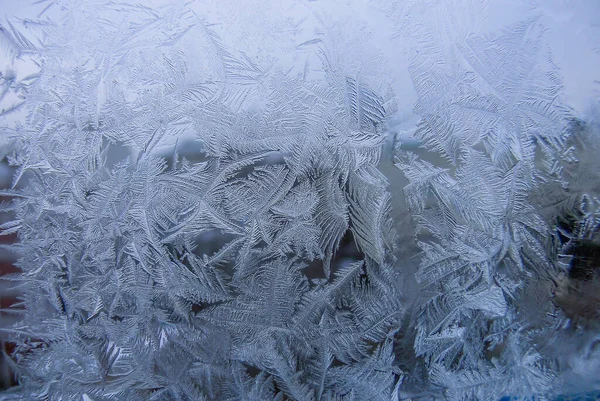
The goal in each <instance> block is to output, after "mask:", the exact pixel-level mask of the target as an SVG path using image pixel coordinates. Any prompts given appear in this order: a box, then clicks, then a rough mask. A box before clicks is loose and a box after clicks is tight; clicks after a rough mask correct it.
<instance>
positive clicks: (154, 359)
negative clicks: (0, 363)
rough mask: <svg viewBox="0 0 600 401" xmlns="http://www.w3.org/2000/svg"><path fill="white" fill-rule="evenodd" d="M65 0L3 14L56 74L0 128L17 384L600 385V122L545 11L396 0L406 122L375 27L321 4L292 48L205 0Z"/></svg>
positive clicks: (437, 389)
mask: <svg viewBox="0 0 600 401" xmlns="http://www.w3.org/2000/svg"><path fill="white" fill-rule="evenodd" d="M42 3H47V4H48V8H47V9H44V11H42V13H41V14H40V15H39V16H38V18H37V19H34V20H27V21H21V22H22V24H21V25H20V26H19V25H16V24H15V25H10V26H9V27H8V28H9V29H5V28H2V30H1V31H0V33H1V34H2V36H1V37H0V39H1V40H2V41H1V42H0V44H1V45H2V46H3V49H4V50H3V51H5V52H6V54H9V55H10V57H12V58H15V59H16V58H18V57H20V56H22V55H24V54H27V55H28V57H31V58H32V60H34V61H35V63H36V65H38V66H39V68H40V73H39V74H33V75H32V76H29V77H26V78H24V79H22V80H20V81H19V80H17V79H16V78H15V77H13V76H6V75H3V76H2V77H1V78H2V81H0V84H1V85H2V86H1V88H2V94H0V101H3V100H4V98H5V96H8V95H7V94H8V93H10V94H11V96H12V95H14V97H15V98H17V99H18V101H19V103H16V104H15V106H14V107H13V108H11V109H9V110H7V111H4V112H3V113H5V114H6V115H9V114H11V113H13V112H14V111H17V110H25V111H26V119H25V120H24V121H22V122H18V123H16V124H8V123H4V122H3V135H2V136H3V137H2V141H1V142H0V143H2V146H3V149H2V152H1V154H2V155H3V156H4V155H7V159H8V160H9V161H10V163H11V164H12V165H13V166H15V167H16V168H17V172H16V174H15V176H14V180H13V189H12V190H6V191H3V192H1V193H0V195H2V196H7V197H11V198H12V199H13V200H12V203H11V204H10V205H6V207H5V209H6V210H10V211H11V212H12V211H13V210H14V211H15V213H16V218H15V219H14V220H11V221H9V222H7V223H4V224H2V226H0V230H1V234H3V235H9V234H14V233H18V235H19V239H20V242H19V244H18V245H15V247H16V249H17V250H18V251H19V254H20V259H19V262H18V266H19V268H20V269H21V270H22V273H20V274H18V275H9V276H3V279H5V280H9V281H12V282H14V284H15V286H18V287H19V288H20V290H21V291H22V299H21V302H20V303H19V304H17V305H15V306H14V308H13V309H14V311H15V312H16V313H20V314H21V315H22V319H21V320H20V321H19V322H18V323H17V324H15V325H14V326H13V327H11V328H9V329H6V331H8V332H9V333H10V335H11V336H12V337H11V339H12V341H13V342H14V343H15V344H16V348H15V350H14V352H13V354H12V355H11V359H10V361H11V363H13V368H14V370H15V372H16V373H17V375H18V379H19V387H17V388H14V389H12V390H10V391H8V392H6V393H4V394H2V395H0V399H31V400H34V399H35V400H37V399H78V400H79V399H84V400H110V399H119V400H121V399H126V400H257V401H258V400H261V401H262V400H271V399H272V400H298V401H304V400H323V401H324V400H331V401H333V400H340V401H341V400H356V401H363V400H400V399H451V400H455V399H477V400H485V399H490V400H492V399H494V400H495V399H498V398H500V397H501V396H502V395H522V396H524V397H525V396H531V395H535V396H536V397H542V398H544V397H545V398H551V397H553V396H554V395H556V394H559V393H563V392H565V391H566V392H573V391H575V390H580V389H583V390H599V389H598V385H597V383H596V382H595V379H594V378H593V377H591V374H590V373H588V372H585V369H583V372H582V369H579V371H577V372H575V373H573V374H572V375H571V376H569V375H568V374H565V373H564V372H565V371H569V370H573V371H575V370H576V369H574V367H578V366H580V365H577V364H578V363H583V362H581V361H584V362H585V363H587V364H588V365H584V366H600V363H599V362H598V360H600V356H599V355H598V352H597V351H594V348H593V344H594V343H595V342H597V341H598V340H597V335H595V334H594V328H597V319H598V318H599V316H598V314H597V313H596V312H594V311H595V309H593V306H594V305H595V304H593V303H592V304H591V305H592V308H591V309H590V303H586V301H585V299H586V297H587V299H590V298H591V299H592V300H593V299H595V298H594V296H595V295H594V294H595V293H596V292H595V290H597V286H595V285H596V284H595V283H596V282H595V281H593V280H592V277H594V274H596V273H595V272H596V270H597V266H594V265H593V262H590V263H588V262H586V261H585V260H584V261H583V262H582V261H581V260H580V259H579V257H578V255H579V254H580V253H581V252H582V249H583V248H585V249H588V248H591V249H596V248H594V246H598V245H597V244H598V238H597V232H598V229H599V228H600V202H599V200H598V199H599V197H598V194H599V193H600V191H599V190H598V188H597V185H595V184H589V183H590V182H597V181H598V180H597V179H598V177H597V175H598V174H597V171H598V163H597V161H595V159H594V160H592V159H590V160H586V159H585V158H582V157H580V156H579V155H580V152H581V150H582V149H584V148H586V147H590V148H591V147H593V146H596V147H597V144H598V143H600V142H599V141H598V138H597V132H599V131H598V129H597V127H598V123H597V122H591V123H588V124H586V123H584V122H581V121H578V120H576V119H575V118H574V117H573V116H572V115H571V113H570V111H569V110H568V108H567V107H565V106H564V103H563V99H562V96H561V90H562V83H561V78H560V75H559V71H558V68H557V67H556V66H555V65H554V63H553V61H552V58H551V55H550V52H549V51H548V49H547V48H546V46H545V44H544V36H543V32H544V27H543V25H542V24H541V22H540V21H539V20H538V19H530V20H524V21H522V22H520V23H517V24H516V25H514V26H511V27H509V29H507V30H506V31H504V32H496V33H491V34H490V33H488V34H480V33H479V32H480V31H479V30H478V29H477V24H478V23H479V22H480V21H481V20H482V17H481V16H482V14H483V13H484V12H485V10H486V5H487V2H477V1H453V2H421V1H415V2H412V1H408V2H404V1H403V2H392V3H391V4H390V5H389V11H390V15H391V16H392V21H391V22H392V25H393V26H394V34H393V35H392V40H395V41H398V42H403V46H404V47H403V48H404V49H405V50H406V58H407V60H408V61H407V65H408V73H409V74H410V77H411V79H412V84H413V86H414V90H415V91H416V94H417V100H416V104H415V105H414V111H415V113H416V114H417V115H418V116H419V119H420V120H419V122H418V124H417V126H416V128H415V129H414V132H412V135H411V138H408V139H410V141H407V137H406V136H401V135H394V133H393V132H391V131H390V130H389V125H388V123H389V121H390V119H392V118H393V114H394V112H395V111H396V110H395V99H394V96H393V94H392V91H391V88H390V86H391V85H390V83H389V82H388V81H387V80H386V79H384V77H385V76H386V74H387V71H388V70H387V68H388V67H387V66H385V65H384V64H385V63H384V61H383V60H384V58H383V57H380V55H375V57H372V58H371V57H370V55H371V53H369V49H368V46H367V45H364V44H361V43H360V39H361V36H360V35H361V34H359V35H357V36H356V37H347V36H346V35H347V33H348V31H351V30H352V29H353V27H352V26H350V25H351V24H348V25H343V24H341V25H332V26H329V27H327V26H326V25H327V24H325V23H324V24H323V25H324V26H323V27H319V28H318V29H317V28H315V29H313V31H312V32H311V34H312V35H313V36H310V37H306V35H302V34H299V33H298V27H297V26H295V28H294V29H295V30H294V34H293V35H288V36H291V37H292V39H290V43H289V44H282V47H286V46H287V47H286V48H289V49H293V51H291V58H293V59H294V60H295V61H296V64H295V66H294V67H293V68H291V69H284V68H282V65H284V64H277V63H276V62H274V61H273V60H269V59H263V58H258V57H254V55H252V54H250V53H244V52H242V51H240V50H239V49H236V48H234V47H232V46H231V44H229V45H228V44H226V40H225V39H224V38H223V37H222V35H221V34H222V33H223V30H222V29H220V27H219V25H218V24H211V23H210V22H209V21H208V20H207V19H205V18H204V17H203V16H202V15H200V14H199V13H198V12H194V11H192V9H190V8H188V5H182V4H175V3H174V5H169V6H162V7H158V8H156V9H154V8H150V7H146V6H143V5H139V4H134V3H132V2H121V1H114V2H103V1H96V0H94V1H90V2H86V5H79V4H75V3H71V2H68V1H57V2H54V1H46V2H44V1H42ZM58 6H60V7H58ZM51 11H52V12H54V13H55V14H53V15H52V18H46V16H45V14H46V13H50V12H51ZM421 15H423V17H422V18H421V17H419V16H421ZM319 18H321V16H319V17H318V18H317V19H319ZM286 23H287V24H289V25H290V26H294V22H293V21H291V22H290V21H287V22H286ZM304 33H306V32H304ZM225 34H226V32H225ZM283 36H286V35H283ZM248 40H249V39H248ZM353 40H355V43H352V41H353ZM234 42H235V41H234ZM340 43H344V44H348V43H350V44H352V45H353V46H350V45H348V49H345V48H340V47H339V45H340ZM264 46H265V47H269V46H274V47H276V46H275V45H274V44H264ZM351 48H353V49H354V50H352V49H351ZM361 53H364V55H363V56H362V58H360V56H361ZM373 53H376V52H375V51H373ZM288 56H289V55H288ZM298 65H301V68H298V67H297V66H298ZM0 117H4V116H0ZM415 144H416V146H415ZM390 156H391V157H390ZM388 158H390V159H393V163H394V164H395V166H396V167H397V168H398V169H397V170H395V171H390V170H389V169H387V170H386V166H385V163H386V162H389V161H388ZM400 175H402V176H403V179H405V180H406V185H405V186H404V187H403V188H402V194H398V193H395V192H394V190H393V188H394V184H395V183H394V182H390V181H391V180H400V178H399V176H400ZM581 176H584V178H585V179H583V178H582V179H579V178H578V177H581ZM21 187H22V189H18V188H21ZM400 198H401V199H400ZM3 206H5V205H3ZM557 210H558V211H557ZM397 215H403V216H409V217H410V219H407V220H406V221H409V220H412V222H414V227H408V226H404V224H405V222H406V221H405V222H401V221H395V220H394V219H393V218H392V217H391V216H397ZM565 216H566V217H565ZM413 230H414V231H413ZM412 234H414V235H412ZM415 250H417V251H415ZM408 252H415V253H417V254H416V255H414V254H413V255H409V254H407V253H408ZM586 263H587V264H586ZM594 269H596V270H594ZM573 280H576V281H573ZM573 283H575V284H573ZM592 302H593V301H592ZM581 309H584V310H590V312H589V313H587V312H586V313H584V314H582V313H581V312H580V310H581ZM594 313H596V314H594ZM573 327H577V330H579V331H578V332H576V333H574V331H575V330H573ZM581 333H585V334H581ZM560 342H564V343H571V344H575V343H577V344H592V346H591V347H590V348H586V345H583V346H581V347H580V349H576V348H577V346H576V345H573V346H572V348H573V349H569V351H568V353H566V354H568V356H565V352H563V351H564V350H565V348H564V347H563V346H561V344H560ZM590 349H591V351H590ZM581 355H584V356H581ZM571 356H572V357H573V358H572V359H569V358H570V357H571ZM579 356H581V358H580V359H577V357H579ZM586 358H587V359H586ZM594 363H595V364H596V365H594ZM571 368H573V369H571ZM572 383H578V384H579V385H580V388H573V387H569V386H571V384H572Z"/></svg>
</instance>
